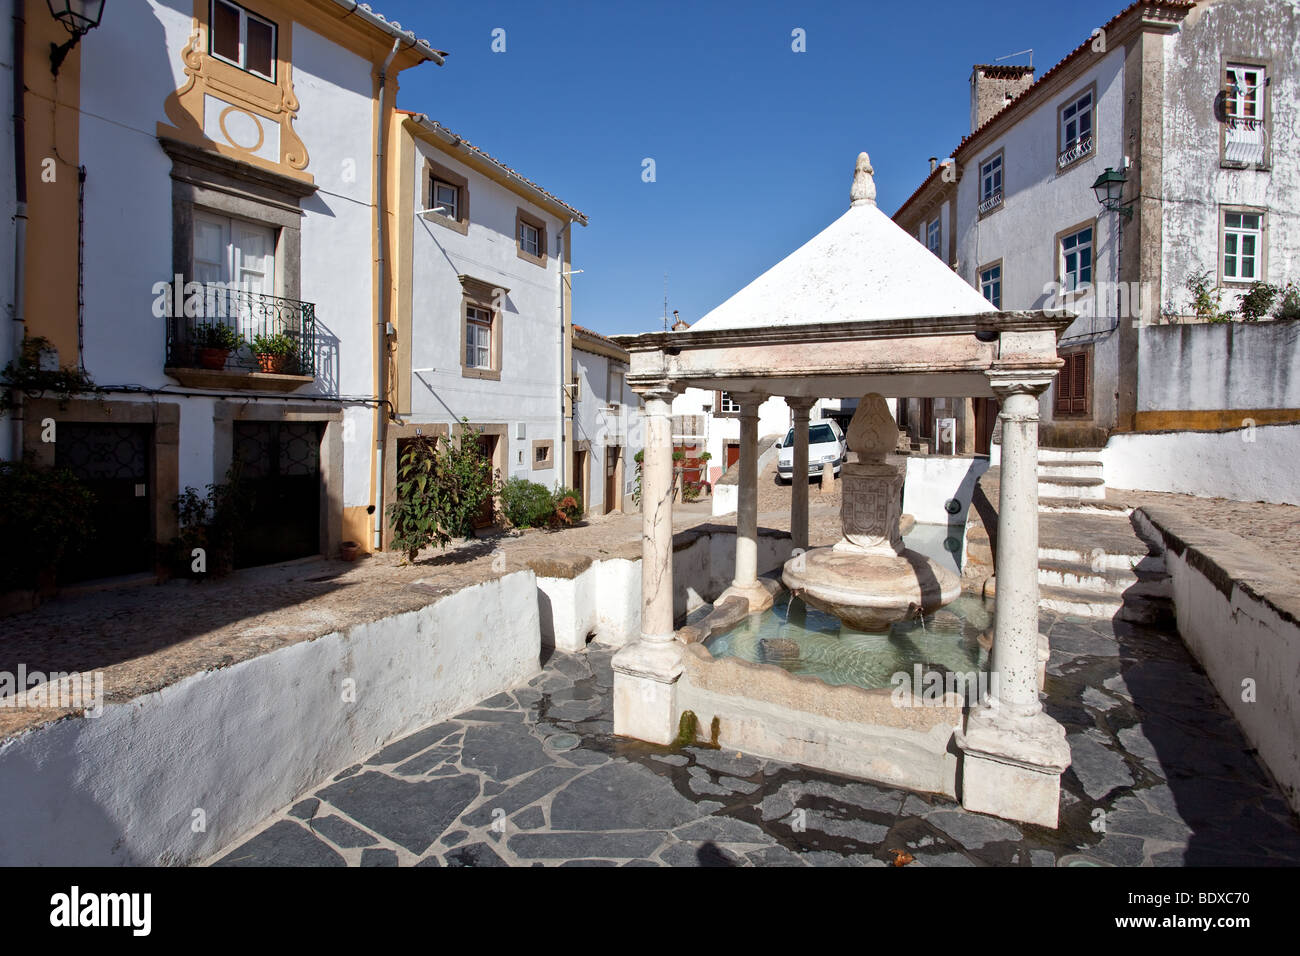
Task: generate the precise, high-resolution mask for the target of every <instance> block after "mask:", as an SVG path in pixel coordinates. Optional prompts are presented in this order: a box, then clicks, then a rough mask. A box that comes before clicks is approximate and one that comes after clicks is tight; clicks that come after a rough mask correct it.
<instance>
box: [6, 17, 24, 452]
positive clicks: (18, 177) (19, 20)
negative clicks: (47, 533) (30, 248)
mask: <svg viewBox="0 0 1300 956" xmlns="http://www.w3.org/2000/svg"><path fill="white" fill-rule="evenodd" d="M13 11H14V13H13V21H14V29H13V33H14V49H13V65H14V91H13V95H14V200H15V202H14V320H13V327H12V332H13V342H14V348H13V358H14V360H15V361H17V360H18V359H19V358H21V356H22V353H23V340H24V339H25V338H26V335H27V324H26V315H25V306H26V303H25V301H24V300H25V299H26V293H27V289H26V278H27V135H26V126H25V122H26V118H25V112H24V108H23V76H24V73H23V69H24V67H23V43H24V42H25V32H26V30H25V26H26V23H25V21H24V20H23V0H13ZM9 425H10V428H11V429H12V437H11V438H10V441H11V443H12V444H11V446H10V456H11V458H12V459H13V460H14V461H21V460H22V457H23V396H22V393H21V392H15V394H14V406H13V408H12V409H10V412H9Z"/></svg>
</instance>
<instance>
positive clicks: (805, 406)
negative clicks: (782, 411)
mask: <svg viewBox="0 0 1300 956" xmlns="http://www.w3.org/2000/svg"><path fill="white" fill-rule="evenodd" d="M785 403H786V405H788V406H789V407H790V411H792V412H794V416H795V418H800V417H802V418H807V417H808V413H809V412H810V411H811V410H812V407H813V406H814V405H816V404H817V399H815V398H805V397H804V396H802V395H787V396H786V397H785Z"/></svg>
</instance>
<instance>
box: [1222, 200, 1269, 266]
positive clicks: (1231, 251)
mask: <svg viewBox="0 0 1300 956" xmlns="http://www.w3.org/2000/svg"><path fill="white" fill-rule="evenodd" d="M1220 245H1221V248H1222V249H1223V272H1222V276H1221V278H1222V280H1223V281H1224V282H1254V281H1256V280H1257V279H1260V278H1262V277H1263V275H1264V268H1263V265H1264V264H1263V255H1264V214H1263V213H1262V212H1255V211H1247V210H1225V211H1224V213H1223V238H1222V240H1221V243H1220Z"/></svg>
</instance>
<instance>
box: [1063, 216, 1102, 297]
mask: <svg viewBox="0 0 1300 956" xmlns="http://www.w3.org/2000/svg"><path fill="white" fill-rule="evenodd" d="M1093 239H1094V237H1093V227H1092V226H1085V227H1084V228H1082V229H1079V230H1078V231H1076V232H1072V233H1069V234H1067V235H1064V236H1062V237H1061V248H1060V257H1061V258H1060V273H1061V291H1062V292H1086V291H1087V290H1088V289H1089V288H1091V287H1092V249H1093Z"/></svg>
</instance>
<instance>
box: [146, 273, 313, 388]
mask: <svg viewBox="0 0 1300 956" xmlns="http://www.w3.org/2000/svg"><path fill="white" fill-rule="evenodd" d="M167 365H168V367H171V368H204V369H209V370H212V371H222V370H225V371H249V372H275V373H278V374H281V375H309V376H314V375H315V374H316V306H315V304H314V303H311V302H300V301H298V300H297V299H285V298H281V297H280V296H274V295H266V294H264V293H261V292H254V291H252V290H250V289H246V288H240V287H237V286H228V285H225V284H222V283H212V284H207V285H204V286H203V288H202V290H200V291H194V293H193V294H192V295H186V296H185V297H184V298H183V299H181V300H180V301H179V302H178V303H177V304H176V305H174V306H173V307H172V308H171V310H170V314H169V315H168V317H167Z"/></svg>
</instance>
